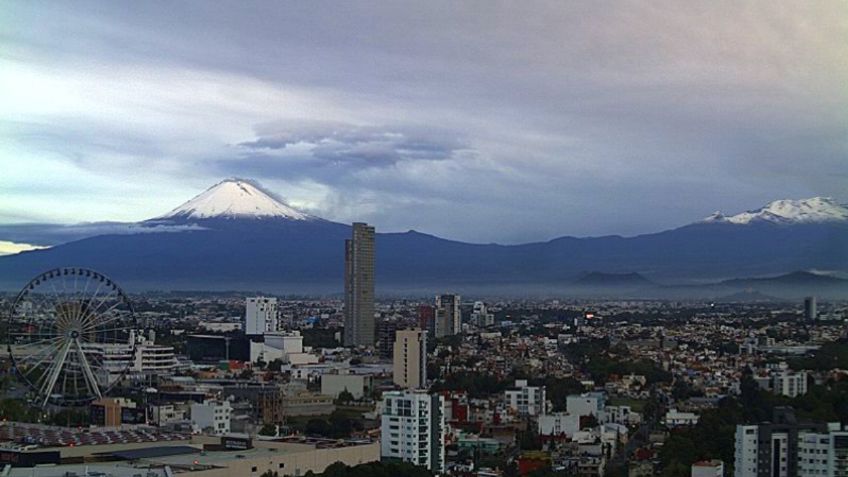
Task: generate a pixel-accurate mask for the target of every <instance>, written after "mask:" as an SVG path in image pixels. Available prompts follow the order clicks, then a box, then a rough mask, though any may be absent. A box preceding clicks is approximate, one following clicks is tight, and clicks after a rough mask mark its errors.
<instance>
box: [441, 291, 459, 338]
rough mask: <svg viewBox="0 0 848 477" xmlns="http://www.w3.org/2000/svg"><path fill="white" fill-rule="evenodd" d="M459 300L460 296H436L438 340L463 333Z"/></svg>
mask: <svg viewBox="0 0 848 477" xmlns="http://www.w3.org/2000/svg"><path fill="white" fill-rule="evenodd" d="M459 300H460V297H459V295H449V294H448V295H436V317H435V321H436V338H443V337H445V336H451V335H456V334H459V333H460V332H462V313H461V312H460V309H459Z"/></svg>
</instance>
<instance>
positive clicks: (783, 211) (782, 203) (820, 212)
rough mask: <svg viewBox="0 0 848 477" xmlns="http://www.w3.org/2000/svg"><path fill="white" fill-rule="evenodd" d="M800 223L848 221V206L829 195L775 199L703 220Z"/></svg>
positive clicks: (716, 213) (741, 222)
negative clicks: (750, 208) (764, 203)
mask: <svg viewBox="0 0 848 477" xmlns="http://www.w3.org/2000/svg"><path fill="white" fill-rule="evenodd" d="M761 221H763V222H772V223H780V224H801V223H805V224H806V223H819V222H835V221H848V207H846V206H845V205H842V204H840V203H838V202H836V200H834V199H832V198H830V197H813V198H812V199H803V200H789V199H783V200H776V201H774V202H770V203H769V204H768V205H766V206H765V207H763V208H760V209H757V210H749V211H747V212H742V213H741V214H736V215H732V216H725V215H723V214H722V213H721V212H715V213H714V214H712V215H710V216H709V217H707V218H706V219H704V222H722V223H730V224H750V223H752V222H761Z"/></svg>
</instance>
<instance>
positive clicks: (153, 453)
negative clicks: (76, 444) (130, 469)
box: [112, 446, 200, 460]
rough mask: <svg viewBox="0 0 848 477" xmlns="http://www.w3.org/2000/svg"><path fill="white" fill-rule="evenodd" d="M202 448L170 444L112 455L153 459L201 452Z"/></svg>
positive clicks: (125, 457)
mask: <svg viewBox="0 0 848 477" xmlns="http://www.w3.org/2000/svg"><path fill="white" fill-rule="evenodd" d="M199 453H200V449H198V448H197V447H191V446H169V447H145V448H142V449H131V450H124V451H118V452H112V455H113V456H115V457H117V458H119V459H125V460H138V459H152V458H155V457H167V456H172V455H184V454H199Z"/></svg>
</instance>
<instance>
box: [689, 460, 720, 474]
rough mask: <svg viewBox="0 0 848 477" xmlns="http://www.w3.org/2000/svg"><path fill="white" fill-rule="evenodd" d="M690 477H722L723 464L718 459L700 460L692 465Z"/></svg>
mask: <svg viewBox="0 0 848 477" xmlns="http://www.w3.org/2000/svg"><path fill="white" fill-rule="evenodd" d="M690 475H691V477H724V462H722V461H721V460H718V459H712V460H700V461H698V462H695V463H693V464H692V468H691V474H690Z"/></svg>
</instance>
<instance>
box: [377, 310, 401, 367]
mask: <svg viewBox="0 0 848 477" xmlns="http://www.w3.org/2000/svg"><path fill="white" fill-rule="evenodd" d="M397 331H398V324H397V322H396V321H391V320H380V322H378V323H377V337H376V340H377V345H376V346H377V352H378V353H379V354H380V358H383V359H391V358H392V353H393V352H394V346H395V336H396V334H397Z"/></svg>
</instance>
